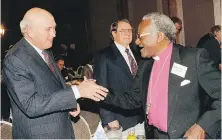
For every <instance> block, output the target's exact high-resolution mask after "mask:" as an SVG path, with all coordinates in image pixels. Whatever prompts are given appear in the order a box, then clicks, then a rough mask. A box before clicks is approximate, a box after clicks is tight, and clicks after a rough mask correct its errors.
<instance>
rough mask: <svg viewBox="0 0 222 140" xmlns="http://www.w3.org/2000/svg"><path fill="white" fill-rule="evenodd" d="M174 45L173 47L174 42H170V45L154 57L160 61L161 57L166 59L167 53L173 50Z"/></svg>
mask: <svg viewBox="0 0 222 140" xmlns="http://www.w3.org/2000/svg"><path fill="white" fill-rule="evenodd" d="M172 47H173V43H172V42H171V43H170V44H169V47H167V48H166V49H165V50H164V51H163V52H162V53H161V54H160V55H159V56H154V57H152V58H153V59H154V60H155V61H158V60H160V59H164V58H165V57H166V55H167V54H168V53H169V52H170V51H172Z"/></svg>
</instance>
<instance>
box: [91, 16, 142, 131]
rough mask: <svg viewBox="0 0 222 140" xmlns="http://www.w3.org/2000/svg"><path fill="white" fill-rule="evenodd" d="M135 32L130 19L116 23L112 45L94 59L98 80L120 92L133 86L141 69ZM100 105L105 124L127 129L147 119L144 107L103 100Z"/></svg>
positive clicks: (113, 26)
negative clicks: (120, 105)
mask: <svg viewBox="0 0 222 140" xmlns="http://www.w3.org/2000/svg"><path fill="white" fill-rule="evenodd" d="M132 33H133V29H132V26H131V25H130V23H129V21H128V20H126V19H122V20H118V21H116V22H114V23H112V24H111V27H110V37H111V39H112V42H111V45H110V46H109V47H107V48H105V49H104V50H102V51H101V52H100V53H99V54H98V55H97V56H96V57H95V59H94V74H93V75H94V79H96V80H97V83H99V84H101V85H102V86H105V87H109V88H111V89H115V90H117V91H119V92H120V93H121V92H125V91H128V90H129V89H130V88H131V86H132V81H133V78H134V77H135V75H136V72H137V69H138V66H137V62H136V59H135V56H134V54H133V49H131V48H130V45H129V44H130V43H131V42H132ZM123 102H124V101H123ZM100 107H101V108H100V116H101V120H102V124H103V126H104V127H108V128H117V129H119V128H120V127H122V129H123V130H126V129H128V128H130V127H134V126H135V125H137V124H138V123H140V122H142V121H143V119H142V115H141V114H140V113H141V112H142V110H141V108H140V109H133V110H130V111H129V110H124V109H121V108H117V107H114V106H113V105H106V104H101V106H100ZM142 129H143V128H142ZM141 131H142V130H141ZM143 133H144V132H143Z"/></svg>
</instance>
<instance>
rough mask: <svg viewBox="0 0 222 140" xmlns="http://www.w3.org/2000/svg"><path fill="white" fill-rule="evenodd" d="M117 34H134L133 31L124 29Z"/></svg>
mask: <svg viewBox="0 0 222 140" xmlns="http://www.w3.org/2000/svg"><path fill="white" fill-rule="evenodd" d="M117 32H120V33H121V34H127V33H130V34H132V33H133V29H122V30H120V31H117Z"/></svg>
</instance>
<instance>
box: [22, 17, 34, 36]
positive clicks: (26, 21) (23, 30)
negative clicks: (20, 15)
mask: <svg viewBox="0 0 222 140" xmlns="http://www.w3.org/2000/svg"><path fill="white" fill-rule="evenodd" d="M31 24H32V23H31V21H30V20H27V19H22V21H20V30H21V32H22V34H23V35H24V33H25V30H26V28H27V26H31Z"/></svg>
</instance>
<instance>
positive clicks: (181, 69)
mask: <svg viewBox="0 0 222 140" xmlns="http://www.w3.org/2000/svg"><path fill="white" fill-rule="evenodd" d="M186 72H187V67H186V66H183V65H180V64H177V63H173V67H172V69H171V73H173V74H175V75H177V76H180V77H183V78H184V77H185V75H186Z"/></svg>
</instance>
